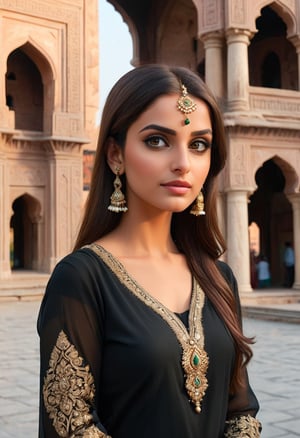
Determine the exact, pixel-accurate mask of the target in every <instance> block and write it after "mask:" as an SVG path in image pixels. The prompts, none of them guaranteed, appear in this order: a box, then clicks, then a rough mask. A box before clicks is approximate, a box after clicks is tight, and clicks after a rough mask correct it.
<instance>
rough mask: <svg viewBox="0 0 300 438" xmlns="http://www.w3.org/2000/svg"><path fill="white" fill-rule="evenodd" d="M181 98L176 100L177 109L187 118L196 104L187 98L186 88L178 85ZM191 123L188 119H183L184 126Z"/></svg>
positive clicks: (195, 107)
mask: <svg viewBox="0 0 300 438" xmlns="http://www.w3.org/2000/svg"><path fill="white" fill-rule="evenodd" d="M180 87H181V96H180V97H179V98H178V100H177V109H178V110H179V111H181V112H182V113H183V114H185V115H186V116H187V114H190V113H192V112H194V111H195V110H196V109H197V104H196V103H195V102H194V101H193V99H191V98H190V97H189V96H188V92H187V89H186V87H185V86H184V85H183V84H180ZM190 123H191V121H190V119H189V118H188V117H186V118H185V119H184V124H185V125H189V124H190Z"/></svg>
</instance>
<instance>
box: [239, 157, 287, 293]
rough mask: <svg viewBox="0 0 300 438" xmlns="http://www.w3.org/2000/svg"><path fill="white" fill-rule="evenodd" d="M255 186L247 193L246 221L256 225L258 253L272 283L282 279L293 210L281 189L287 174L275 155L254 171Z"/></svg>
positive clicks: (280, 284)
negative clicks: (263, 261)
mask: <svg viewBox="0 0 300 438" xmlns="http://www.w3.org/2000/svg"><path fill="white" fill-rule="evenodd" d="M255 180H256V184H257V190H256V191H255V192H254V193H253V195H252V196H251V197H250V203H249V207H248V217H249V225H250V224H251V223H253V222H255V223H256V224H257V226H258V228H259V248H260V254H262V255H264V256H266V257H267V259H268V261H269V263H270V270H271V284H272V286H273V287H280V286H282V285H283V282H284V269H283V251H284V243H285V241H287V240H288V241H291V242H292V241H293V211H292V206H291V204H290V202H289V200H288V199H287V197H286V195H285V193H284V190H285V188H286V178H285V175H284V173H283V171H282V169H281V166H280V160H279V161H278V160H277V159H276V158H273V159H270V160H268V161H265V162H264V163H263V165H262V166H261V167H260V168H259V169H258V170H257V172H256V175H255Z"/></svg>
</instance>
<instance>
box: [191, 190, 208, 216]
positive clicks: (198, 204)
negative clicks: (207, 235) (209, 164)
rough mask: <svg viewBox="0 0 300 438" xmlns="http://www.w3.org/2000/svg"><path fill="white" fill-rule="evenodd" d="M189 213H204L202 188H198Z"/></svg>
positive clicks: (200, 214)
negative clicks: (197, 193) (198, 190)
mask: <svg viewBox="0 0 300 438" xmlns="http://www.w3.org/2000/svg"><path fill="white" fill-rule="evenodd" d="M190 213H191V214H193V215H194V216H204V215H205V210H204V197H203V193H202V190H200V192H199V195H198V196H197V198H196V200H195V203H194V205H193V207H192V209H191V211H190Z"/></svg>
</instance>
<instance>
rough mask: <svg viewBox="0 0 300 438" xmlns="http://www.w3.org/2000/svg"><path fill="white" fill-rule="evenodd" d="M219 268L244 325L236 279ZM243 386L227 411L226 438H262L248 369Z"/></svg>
mask: <svg viewBox="0 0 300 438" xmlns="http://www.w3.org/2000/svg"><path fill="white" fill-rule="evenodd" d="M219 267H220V270H221V272H222V274H223V275H224V277H225V278H226V280H227V281H228V283H229V285H230V287H231V289H232V291H233V293H234V296H235V302H236V312H237V314H238V318H239V319H240V322H241V325H242V312H241V303H240V298H239V292H238V286H237V281H236V278H235V276H234V274H233V272H232V270H231V269H230V268H229V266H228V265H227V264H225V263H223V262H219ZM243 380H244V382H243V385H242V386H240V387H239V389H237V390H236V391H235V392H234V393H233V394H231V395H230V398H229V403H228V411H227V421H226V432H225V434H224V437H226V438H238V437H241V436H247V437H249V438H258V437H260V431H261V424H260V422H259V421H258V420H257V419H256V418H255V417H256V414H257V412H258V410H259V404H258V400H257V398H256V396H255V394H254V392H253V390H252V388H251V386H250V384H249V380H248V373H247V369H246V368H244V369H243Z"/></svg>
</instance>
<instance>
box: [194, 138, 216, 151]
mask: <svg viewBox="0 0 300 438" xmlns="http://www.w3.org/2000/svg"><path fill="white" fill-rule="evenodd" d="M210 146H211V145H210V143H209V142H208V141H207V140H204V139H203V138H202V139H198V140H194V141H193V142H192V143H191V145H190V148H191V149H193V150H194V151H197V152H204V151H206V149H208V148H209V147H210Z"/></svg>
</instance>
